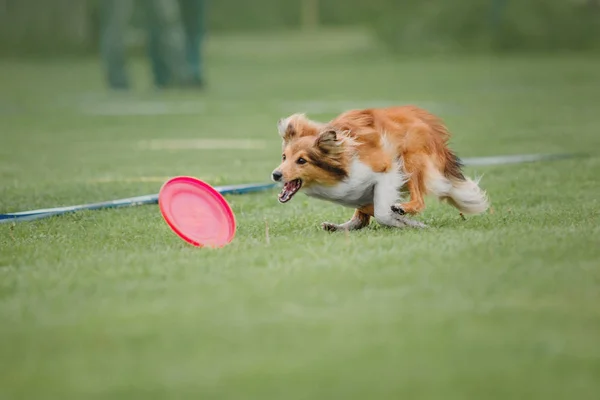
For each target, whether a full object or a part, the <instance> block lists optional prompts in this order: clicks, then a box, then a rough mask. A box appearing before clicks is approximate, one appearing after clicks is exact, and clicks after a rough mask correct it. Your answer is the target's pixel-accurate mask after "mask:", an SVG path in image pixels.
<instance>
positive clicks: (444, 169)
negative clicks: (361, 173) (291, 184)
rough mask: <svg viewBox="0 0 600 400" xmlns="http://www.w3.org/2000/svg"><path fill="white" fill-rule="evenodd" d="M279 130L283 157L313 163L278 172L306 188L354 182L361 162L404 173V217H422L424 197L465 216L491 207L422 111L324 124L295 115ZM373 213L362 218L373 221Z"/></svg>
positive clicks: (366, 112) (350, 116)
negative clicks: (353, 170) (353, 169)
mask: <svg viewBox="0 0 600 400" xmlns="http://www.w3.org/2000/svg"><path fill="white" fill-rule="evenodd" d="M278 130H279V134H280V136H281V138H282V139H283V150H284V153H286V152H287V153H289V157H306V158H308V159H309V160H310V161H311V163H310V165H309V166H303V167H300V166H298V165H296V164H294V163H293V160H292V161H290V162H286V161H285V160H284V162H283V163H282V164H281V165H280V167H279V168H280V170H282V171H283V174H284V178H285V179H297V178H300V179H302V181H303V182H304V183H305V185H306V187H309V186H310V185H312V184H319V185H321V184H322V185H335V184H336V182H341V181H343V180H345V179H351V177H348V171H349V168H350V163H351V162H353V161H352V160H358V161H360V163H362V164H363V165H366V166H368V167H369V168H370V169H371V171H373V173H375V174H386V173H390V172H393V171H394V169H397V168H401V169H402V171H399V172H402V174H403V175H404V176H406V178H407V180H408V181H407V182H406V185H405V186H404V188H405V189H408V190H407V191H408V194H409V196H410V200H409V201H408V202H406V203H402V204H398V205H396V206H394V209H396V210H399V211H400V212H401V213H407V214H418V213H420V212H421V211H422V210H423V209H424V208H425V204H424V200H423V196H425V195H428V194H432V195H434V196H436V197H438V198H439V199H440V200H442V201H447V202H448V203H449V204H450V205H452V206H454V207H455V208H457V209H458V210H460V212H461V213H464V214H479V213H483V212H485V211H486V210H487V209H488V207H489V199H488V196H487V194H486V192H485V191H484V190H483V189H482V188H481V187H480V186H479V179H476V180H473V179H471V178H470V177H466V176H465V175H464V173H463V165H462V163H461V161H460V159H459V157H458V156H457V155H456V154H455V153H454V152H453V151H452V150H451V149H450V148H449V146H448V141H449V139H450V132H449V131H448V129H447V128H446V126H445V125H444V124H443V122H442V121H441V120H440V119H439V118H438V117H436V116H434V115H433V114H431V113H429V112H427V111H426V110H423V109H421V108H418V107H414V106H398V107H387V108H371V109H362V110H350V111H346V112H344V113H342V114H340V115H339V116H337V117H336V118H334V119H332V120H331V121H329V122H326V123H322V122H317V121H313V120H310V119H308V118H307V117H306V115H304V114H301V113H296V114H292V115H290V116H289V117H287V118H283V119H281V120H280V121H279V123H278ZM399 166H400V167H399ZM374 176H375V175H374ZM377 176H379V175H377ZM371 208H372V207H371ZM371 208H369V207H365V208H363V209H362V210H363V211H361V212H364V213H365V214H370V215H373V211H372V210H371ZM369 210H371V211H369ZM357 212H358V211H357ZM359 216H361V215H359ZM361 218H362V216H361Z"/></svg>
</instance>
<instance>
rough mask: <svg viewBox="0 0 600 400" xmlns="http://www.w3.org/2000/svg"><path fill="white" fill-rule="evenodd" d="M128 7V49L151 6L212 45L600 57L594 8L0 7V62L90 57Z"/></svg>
mask: <svg viewBox="0 0 600 400" xmlns="http://www.w3.org/2000/svg"><path fill="white" fill-rule="evenodd" d="M129 3H134V4H135V7H133V8H134V10H133V12H132V16H131V21H130V22H131V24H130V25H129V26H128V29H127V31H126V41H127V45H128V46H129V47H130V48H132V49H135V48H138V47H139V46H140V45H141V43H142V40H143V36H144V35H143V32H142V31H144V29H145V23H146V22H147V21H146V19H147V13H146V11H147V9H150V8H153V7H154V6H155V4H156V3H160V4H159V7H163V10H164V9H165V8H169V7H178V6H183V8H184V13H183V16H184V17H186V14H187V17H190V15H189V14H193V13H194V12H196V14H197V15H196V16H194V15H191V17H192V18H194V17H198V16H199V17H200V18H201V19H202V21H204V25H203V26H202V31H203V32H205V33H206V34H208V35H211V34H215V35H217V34H222V33H232V32H272V33H275V32H278V31H281V30H316V29H321V28H329V27H352V26H354V27H366V28H368V29H369V30H370V31H371V32H372V33H373V34H374V35H376V37H377V38H378V39H379V40H381V42H382V43H383V44H385V45H386V46H387V47H388V48H389V49H390V50H393V51H397V52H403V53H405V52H414V51H419V52H423V51H425V52H441V51H446V52H457V51H482V50H491V51H502V52H508V51H513V52H514V51H548V50H564V49H569V50H583V49H598V47H599V41H598V40H597V38H598V34H599V33H600V22H599V16H600V2H599V1H598V0H526V1H515V0H455V1H451V2H450V1H444V0H422V1H421V0H369V1H364V0H287V1H278V0H254V1H251V2H250V1H244V0H219V1H214V0H213V1H210V0H188V1H177V0H162V1H158V2H156V1H154V0H141V1H140V0H137V1H136V0H122V1H111V0H105V1H103V0H0V35H1V43H0V46H1V47H0V48H1V51H2V54H3V55H4V56H6V55H12V56H17V55H42V54H46V55H54V56H56V55H59V54H64V55H71V56H72V55H89V54H96V53H98V51H99V46H100V32H101V27H102V22H101V21H102V11H103V7H104V8H119V7H123V5H125V4H129ZM194 3H195V4H194ZM130 7H131V6H130ZM186 7H187V8H186ZM190 7H191V8H190ZM193 7H202V12H197V11H191V12H190V11H189V10H190V9H193Z"/></svg>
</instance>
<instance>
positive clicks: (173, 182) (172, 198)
mask: <svg viewBox="0 0 600 400" xmlns="http://www.w3.org/2000/svg"><path fill="white" fill-rule="evenodd" d="M158 205H159V208H160V212H161V213H162V216H163V218H164V220H165V221H166V223H167V224H168V225H169V227H170V228H171V229H172V230H173V232H175V233H176V234H177V235H178V236H179V237H181V238H182V239H183V240H185V241H186V242H188V243H190V244H192V245H194V246H197V247H212V248H216V247H223V246H225V245H227V244H229V243H230V242H231V241H232V240H233V237H234V236H235V229H236V221H235V215H234V214H233V211H232V210H231V207H230V206H229V203H227V201H226V200H225V198H224V197H223V196H222V195H221V193H219V192H218V191H217V190H216V189H214V188H213V187H212V186H210V185H209V184H207V183H205V182H203V181H201V180H199V179H196V178H193V177H189V176H178V177H175V178H172V179H169V180H168V181H167V182H165V183H164V184H163V186H162V187H161V189H160V192H159V193H158Z"/></svg>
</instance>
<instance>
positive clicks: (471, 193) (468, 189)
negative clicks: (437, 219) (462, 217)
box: [447, 177, 489, 214]
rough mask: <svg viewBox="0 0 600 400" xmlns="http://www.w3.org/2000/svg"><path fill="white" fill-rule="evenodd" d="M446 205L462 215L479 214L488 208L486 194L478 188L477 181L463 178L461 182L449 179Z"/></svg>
mask: <svg viewBox="0 0 600 400" xmlns="http://www.w3.org/2000/svg"><path fill="white" fill-rule="evenodd" d="M450 183H451V188H450V190H449V192H448V196H447V197H448V199H447V200H448V203H450V204H452V205H453V206H454V207H456V208H457V209H458V210H460V212H462V213H464V214H481V213H483V212H485V211H486V210H487V209H488V207H489V200H488V197H487V194H486V192H485V191H484V190H483V189H481V187H479V179H477V180H472V179H471V178H468V177H465V178H464V179H462V180H456V179H450Z"/></svg>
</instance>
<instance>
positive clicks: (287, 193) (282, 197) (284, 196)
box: [279, 179, 302, 203]
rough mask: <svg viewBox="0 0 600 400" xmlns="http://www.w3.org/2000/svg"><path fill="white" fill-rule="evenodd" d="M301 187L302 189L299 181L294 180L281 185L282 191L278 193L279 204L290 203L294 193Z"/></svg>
mask: <svg viewBox="0 0 600 400" xmlns="http://www.w3.org/2000/svg"><path fill="white" fill-rule="evenodd" d="M301 187H302V180H301V179H294V180H293V181H289V182H286V183H285V184H284V185H283V189H282V190H281V192H280V193H279V202H280V203H287V202H288V201H290V200H291V199H292V197H294V195H295V194H296V192H297V191H298V190H300V188H301Z"/></svg>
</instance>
